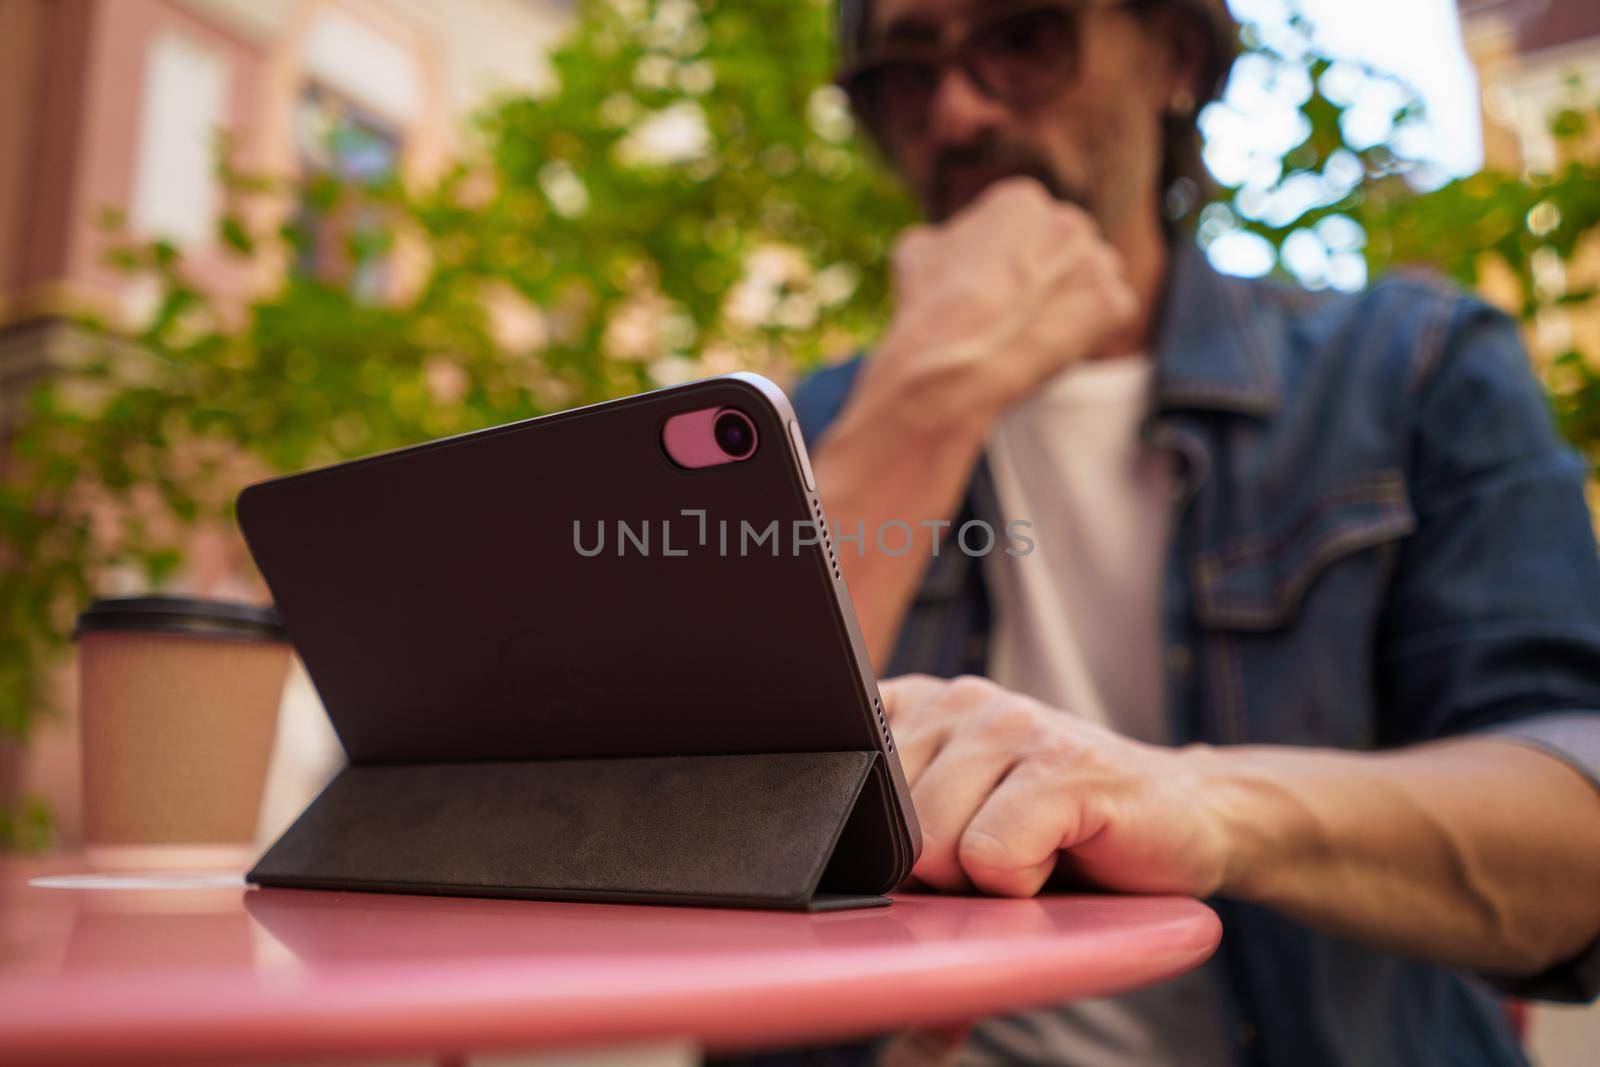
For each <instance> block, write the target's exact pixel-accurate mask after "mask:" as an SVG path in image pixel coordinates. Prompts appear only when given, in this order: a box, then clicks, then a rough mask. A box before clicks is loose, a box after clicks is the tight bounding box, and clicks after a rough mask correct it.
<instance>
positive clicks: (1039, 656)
mask: <svg viewBox="0 0 1600 1067" xmlns="http://www.w3.org/2000/svg"><path fill="white" fill-rule="evenodd" d="M1153 374H1154V365H1153V364H1152V363H1151V361H1150V360H1149V359H1147V358H1145V357H1142V356H1129V357H1126V358H1119V359H1111V360H1102V361H1097V362H1092V363H1086V364H1081V365H1079V366H1075V367H1072V368H1069V369H1067V370H1066V371H1063V372H1062V373H1061V374H1059V375H1057V376H1056V377H1055V378H1054V379H1052V380H1051V381H1050V382H1049V383H1047V384H1046V385H1045V387H1044V388H1042V389H1040V390H1039V391H1038V392H1037V393H1036V394H1035V395H1033V396H1031V397H1029V398H1028V399H1027V400H1025V401H1023V402H1022V403H1020V404H1018V405H1017V406H1016V407H1015V408H1013V409H1012V410H1011V411H1009V412H1008V413H1007V414H1006V416H1005V417H1004V418H1003V419H1002V420H1001V422H1000V423H999V425H998V426H996V428H995V430H994V432H993V433H992V434H991V436H990V438H989V442H988V459H989V466H990V469H991V470H992V472H993V474H994V483H995V490H996V493H997V496H998V498H999V505H1000V511H1001V515H1000V519H1001V522H1002V524H1004V523H1009V522H1011V521H1014V520H1017V519H1026V520H1028V521H1029V522H1031V523H1032V524H1033V527H1032V529H1029V530H1026V531H1025V532H1026V533H1027V535H1028V536H1029V537H1031V538H1032V539H1033V541H1034V550H1033V551H1032V552H1031V553H1029V554H1028V555H1023V556H1010V555H1006V554H1005V553H1003V552H996V553H991V554H990V555H988V556H986V557H984V566H985V568H986V572H985V573H986V577H987V578H988V583H989V588H990V590H991V591H992V596H993V603H994V609H995V616H994V618H995V622H994V631H993V642H992V645H991V648H990V670H989V673H990V676H991V677H992V678H993V679H994V680H995V681H996V682H997V683H999V684H1000V685H1003V686H1005V687H1006V688H1008V689H1012V690H1015V691H1017V692H1020V693H1025V694H1027V695H1028V696H1031V697H1034V698H1035V699H1037V700H1040V701H1043V702H1044V703H1045V704H1048V705H1049V706H1051V707H1054V708H1060V709H1062V711H1063V713H1064V714H1070V715H1081V716H1083V717H1084V718H1087V719H1092V720H1094V721H1095V722H1098V723H1102V724H1104V725H1106V726H1109V727H1110V728H1111V729H1113V730H1116V731H1117V732H1119V733H1122V734H1124V735H1126V736H1128V737H1134V738H1137V739H1139V740H1141V741H1147V742H1151V743H1154V744H1161V743H1166V742H1168V741H1169V740H1170V731H1169V729H1168V726H1167V719H1166V701H1165V699H1164V695H1163V687H1164V681H1163V672H1162V669H1161V663H1162V655H1161V615H1160V612H1161V581H1162V570H1163V565H1164V562H1165V559H1166V553H1167V548H1168V543H1169V539H1170V537H1171V533H1172V530H1171V526H1172V515H1173V499H1172V489H1173V477H1172V468H1171V458H1170V456H1168V455H1167V454H1166V453H1164V452H1161V451H1158V450H1156V449H1153V448H1150V447H1149V446H1147V445H1146V444H1145V442H1144V440H1143V439H1142V437H1141V434H1140V428H1141V425H1142V423H1143V421H1144V418H1145V415H1146V414H1147V412H1148V411H1149V409H1150V391H1151V387H1152V378H1153ZM1215 1008H1216V1005H1215V1003H1214V996H1213V991H1212V988H1211V986H1210V985H1209V980H1208V978H1207V977H1206V976H1205V974H1204V973H1203V972H1202V971H1195V972H1191V973H1190V974H1188V975H1185V976H1183V977H1180V978H1176V979H1173V980H1171V981H1168V982H1164V983H1162V984H1160V985H1157V986H1152V987H1150V988H1148V989H1143V990H1139V991H1137V992H1135V993H1131V994H1127V995H1125V996H1120V997H1112V998H1106V999H1100V1000H1087V1001H1078V1002H1075V1003H1072V1004H1068V1005H1063V1006H1060V1007H1056V1008H1049V1009H1043V1010H1039V1011H1034V1012H1029V1013H1026V1014H1023V1015H1016V1016H1008V1017H1005V1018H1000V1019H993V1020H988V1021H986V1022H984V1023H982V1024H980V1025H979V1026H978V1028H977V1029H976V1030H975V1031H974V1033H973V1035H972V1037H971V1038H970V1039H969V1040H968V1042H967V1044H966V1046H965V1047H964V1048H963V1050H962V1053H961V1057H960V1062H961V1063H963V1064H990V1063H994V1064H999V1063H1039V1064H1043V1063H1049V1064H1094V1065H1096V1067H1102V1065H1103V1067H1133V1065H1139V1067H1163V1065H1174V1067H1176V1065H1179V1064H1182V1065H1185V1067H1191V1065H1192V1067H1211V1065H1218V1067H1220V1065H1223V1064H1228V1063H1231V1062H1232V1056H1231V1054H1230V1052H1229V1049H1228V1045H1227V1042H1226V1040H1225V1038H1224V1036H1223V1032H1222V1026H1221V1020H1220V1018H1219V1016H1218V1014H1217V1012H1216V1010H1215Z"/></svg>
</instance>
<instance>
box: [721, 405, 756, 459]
mask: <svg viewBox="0 0 1600 1067" xmlns="http://www.w3.org/2000/svg"><path fill="white" fill-rule="evenodd" d="M713 433H714V434H715V435H716V439H717V447H718V448H720V449H722V450H723V451H724V452H726V453H727V454H728V455H730V456H732V457H733V458H734V459H745V458H747V457H749V455H750V454H751V453H752V452H754V451H755V450H756V427H755V424H754V423H753V422H751V421H750V417H749V416H748V415H746V414H745V413H744V412H742V411H738V410H736V409H734V408H728V409H727V410H725V411H722V412H719V413H718V414H717V421H716V423H715V425H714V427H713Z"/></svg>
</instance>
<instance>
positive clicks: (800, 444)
mask: <svg viewBox="0 0 1600 1067" xmlns="http://www.w3.org/2000/svg"><path fill="white" fill-rule="evenodd" d="M789 440H791V441H793V442H794V454H795V457H796V458H797V459H799V460H800V474H801V475H802V476H803V477H804V478H805V480H806V488H807V489H808V490H810V491H811V492H813V493H815V492H816V491H817V479H816V476H815V475H813V474H812V473H811V460H810V459H809V458H808V457H807V456H806V442H805V438H803V437H801V436H800V424H799V423H798V422H795V421H794V420H793V419H790V420H789Z"/></svg>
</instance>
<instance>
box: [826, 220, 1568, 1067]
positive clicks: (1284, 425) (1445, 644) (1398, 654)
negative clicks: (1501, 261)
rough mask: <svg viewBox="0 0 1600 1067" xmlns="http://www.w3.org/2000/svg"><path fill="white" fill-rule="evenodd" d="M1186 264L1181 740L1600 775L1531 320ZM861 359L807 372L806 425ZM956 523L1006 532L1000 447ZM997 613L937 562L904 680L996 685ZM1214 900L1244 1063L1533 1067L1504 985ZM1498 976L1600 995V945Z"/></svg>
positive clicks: (1175, 579) (974, 573) (1176, 553)
mask: <svg viewBox="0 0 1600 1067" xmlns="http://www.w3.org/2000/svg"><path fill="white" fill-rule="evenodd" d="M1173 259H1174V262H1173V268H1172V270H1171V273H1170V276H1169V278H1168V285H1167V296H1166V300H1165V306H1164V309H1163V313H1162V316H1161V319H1160V328H1159V331H1158V334H1157V338H1158V343H1157V345H1156V348H1155V361H1156V373H1155V387H1154V395H1153V397H1152V402H1151V409H1150V414H1149V417H1148V419H1147V421H1146V424H1145V432H1146V439H1147V441H1148V442H1149V443H1150V444H1151V445H1153V446H1155V447H1159V448H1163V449H1168V450H1170V451H1171V452H1172V453H1174V454H1175V456H1176V457H1177V459H1178V461H1179V462H1178V469H1179V471H1180V474H1179V477H1178V478H1177V480H1176V481H1177V486H1178V488H1177V489H1176V491H1175V492H1174V495H1173V500H1172V507H1173V509H1174V512H1175V515H1174V524H1173V529H1174V534H1173V543H1172V546H1171V549H1170V552H1169V556H1168V559H1167V562H1166V571H1165V576H1164V582H1163V596H1164V603H1163V605H1162V611H1163V628H1164V639H1165V642H1166V645H1165V649H1166V651H1165V656H1164V669H1165V671H1166V675H1167V677H1166V692H1167V698H1168V713H1169V715H1170V718H1171V730H1172V736H1173V737H1174V738H1175V739H1176V740H1177V741H1179V742H1184V741H1205V742H1209V743H1212V744H1239V743H1252V744H1278V745H1315V746H1332V747H1337V748H1343V749H1356V750H1374V749H1384V748H1393V747H1396V746H1400V745H1405V744H1408V743H1412V742H1417V741H1424V740H1427V739H1431V738H1442V737H1448V736H1454V735H1461V734H1467V733H1474V732H1495V733H1499V734H1503V735H1505V736H1507V737H1511V738H1514V739H1517V740H1520V741H1522V742H1524V743H1527V744H1532V745H1537V746H1540V747H1542V748H1544V749H1546V750H1548V751H1550V752H1552V753H1553V754H1555V755H1556V756H1558V757H1560V758H1563V759H1565V760H1567V761H1568V762H1569V763H1571V764H1572V765H1573V766H1574V767H1576V768H1577V769H1578V770H1579V771H1581V772H1582V773H1584V774H1586V775H1588V776H1589V777H1590V778H1591V779H1592V780H1594V781H1595V782H1596V783H1597V785H1600V558H1597V555H1596V551H1595V542H1594V537H1593V533H1592V530H1591V525H1590V515H1589V511H1588V508H1587V506H1586V504H1585V501H1584V496H1583V486H1584V479H1585V469H1584V466H1583V464H1582V463H1581V462H1580V461H1579V460H1578V458H1577V457H1576V456H1575V455H1574V454H1573V453H1572V452H1571V451H1570V450H1569V449H1568V448H1566V447H1565V446H1564V445H1563V444H1562V442H1561V441H1560V439H1559V438H1558V436H1557V435H1556V432H1555V430H1554V429H1553V427H1552V425H1551V420H1550V418H1549V415H1548V412H1547V410H1546V406H1545V401H1544V397H1543V394H1542V393H1541V392H1540V390H1539V388H1538V386H1537V384H1536V383H1535V381H1534V379H1533V376H1532V375H1531V373H1530V371H1529V368H1528V360H1527V357H1526V355H1525V354H1524V351H1523V348H1522V345H1521V343H1520V341H1519V339H1518V337H1517V333H1516V329H1515V327H1514V325H1513V323H1512V322H1511V321H1510V320H1509V319H1507V318H1506V317H1505V316H1504V315H1502V314H1500V313H1498V312H1496V311H1494V310H1492V309H1491V308H1489V307H1488V306H1486V305H1485V304H1483V303H1482V302H1480V301H1478V300H1476V299H1474V298H1472V297H1470V296H1467V295H1465V294H1462V293H1460V292H1457V291H1454V290H1451V289H1449V288H1447V287H1445V286H1442V285H1440V284H1437V283H1434V282H1431V281H1427V280H1424V279H1419V278H1410V277H1393V278H1390V279H1387V280H1385V281H1383V282H1380V283H1378V284H1376V285H1374V286H1372V287H1371V288H1370V289H1368V290H1366V291H1365V292H1362V293H1359V294H1309V293H1305V292H1302V291H1299V290H1295V289H1291V288H1288V287H1285V286H1282V285H1279V284H1276V283H1272V282H1264V281H1250V280H1243V279H1236V278H1228V277H1224V276H1222V275H1220V274H1217V273H1216V272H1214V271H1213V270H1212V269H1211V268H1210V266H1209V265H1208V264H1207V263H1206V262H1205V259H1204V257H1203V256H1202V255H1201V254H1200V253H1199V252H1198V251H1197V250H1195V249H1194V248H1193V247H1192V246H1189V245H1187V244H1185V245H1184V247H1183V248H1181V249H1180V250H1178V251H1177V252H1176V253H1175V254H1174V257H1173ZM859 366H860V362H859V360H857V361H854V362H851V363H847V364H844V365H841V366H837V367H833V368H829V369H827V370H823V371H821V372H819V373H817V374H815V375H813V376H812V377H811V378H810V379H809V380H808V381H806V382H805V383H804V384H803V385H802V386H801V387H800V388H799V390H798V391H797V393H796V395H795V398H794V402H795V409H796V411H797V413H798V415H799V417H800V421H801V425H802V428H803V430H804V432H805V434H806V436H807V438H808V439H809V440H811V441H813V442H814V441H815V440H816V439H817V438H818V437H819V436H821V434H822V433H823V432H824V431H825V429H826V427H827V425H828V423H829V422H830V421H831V420H832V419H833V418H834V416H835V415H837V413H838V412H839V410H840V408H841V407H842V406H843V405H844V402H845V401H846V399H847V397H848V395H849V391H850V388H851V385H852V383H853V381H854V379H855V375H856V372H857V370H858V369H859ZM965 511H966V513H967V514H966V515H963V518H965V517H967V516H968V515H970V517H975V518H983V519H985V520H986V521H989V522H991V524H995V525H996V526H997V528H998V525H1001V524H1003V523H1004V521H1005V519H1004V517H1003V516H999V515H998V514H997V511H998V509H997V505H996V500H995V495H994V491H993V487H992V484H991V483H990V480H989V477H988V474H987V471H986V469H985V467H984V465H983V464H982V463H980V464H979V465H978V469H977V470H976V471H975V472H974V476H973V480H972V485H971V488H970V490H969V492H968V494H967V500H966V504H965ZM958 525H959V523H958ZM989 629H990V604H989V599H988V596H987V593H986V590H985V587H984V575H983V567H982V566H981V563H980V561H978V560H976V559H971V558H969V557H967V556H966V555H964V554H963V553H961V552H942V553H940V554H939V555H938V557H937V558H936V559H934V560H933V561H932V562H931V563H930V569H929V570H928V572H927V573H926V575H925V577H924V580H923V582H922V585H921V587H920V589H919V590H918V592H917V594H916V597H915V601H914V603H913V605H912V607H911V609H910V611H909V614H908V616H907V618H906V620H905V622H904V625H903V626H902V629H901V631H900V634H899V637H898V642H897V646H896V650H895V653H894V656H893V659H892V662H891V665H890V669H889V671H888V672H887V673H888V674H899V673H904V672H909V671H921V672H927V673H932V674H939V675H946V676H948V675H954V674H958V673H977V674H982V673H984V669H985V663H986V656H987V650H988V636H989ZM1595 891H1596V892H1600V887H1596V888H1595ZM1211 903H1212V904H1213V905H1214V906H1215V907H1216V909H1217V910H1218V912H1219V913H1220V914H1221V916H1222V919H1223V924H1224V936H1223V942H1222V947H1221V949H1220V950H1219V954H1220V963H1221V965H1220V966H1217V967H1214V968H1213V969H1214V970H1215V972H1216V973H1217V974H1218V975H1219V976H1220V984H1221V985H1222V986H1223V987H1224V988H1223V989H1222V990H1221V994H1222V996H1221V997H1220V999H1221V1000H1222V1002H1223V1003H1225V1004H1226V1005H1227V1009H1228V1012H1229V1014H1230V1016H1231V1019H1230V1020H1228V1021H1229V1023H1230V1025H1229V1030H1230V1032H1231V1033H1232V1035H1233V1037H1234V1039H1235V1041H1236V1050H1237V1054H1238V1061H1239V1062H1240V1063H1263V1064H1287V1065H1293V1067H1317V1065H1321V1064H1330V1065H1331V1064H1362V1065H1385V1064H1395V1065H1409V1067H1416V1065H1422V1064H1441V1065H1442V1064H1451V1065H1456V1067H1461V1065H1476V1064H1510V1063H1522V1062H1524V1060H1523V1057H1522V1053H1521V1052H1520V1051H1519V1049H1518V1047H1517V1043H1516V1041H1515V1039H1514V1037H1513V1035H1512V1034H1511V1032H1510V1030H1509V1027H1508V1025H1507V1022H1506V1016H1505V1013H1504V1011H1503V1010H1502V1005H1501V1003H1500V1001H1499V999H1498V997H1497V996H1496V994H1495V993H1494V992H1493V991H1492V989H1491V987H1490V983H1489V981H1486V980H1485V978H1484V976H1470V975H1465V974H1462V973H1460V972H1457V971H1452V970H1449V969H1446V968H1443V967H1438V966H1433V965H1430V964H1425V963H1419V962H1414V961H1411V960H1407V959H1403V958H1401V957H1399V956H1394V955H1390V954H1386V953H1384V952H1380V951H1377V950H1375V949H1372V948H1369V947H1366V946H1364V945H1360V944H1357V943H1355V942H1353V941H1349V940H1344V939H1341V938H1338V937H1334V936H1331V935H1328V934H1324V933H1320V932H1317V931H1314V930H1312V929H1310V928H1309V927H1307V926H1304V925H1302V924H1300V923H1298V922H1295V921H1293V920H1291V919H1288V918H1285V917H1284V916H1282V915H1279V914H1277V913H1274V912H1272V911H1269V910H1266V909H1263V908H1260V907H1253V906H1249V905H1244V904H1240V903H1237V902H1234V901H1228V900H1216V901H1213V902H1211ZM1498 985H1499V986H1500V988H1503V989H1504V988H1510V989H1512V990H1514V991H1516V992H1519V993H1521V994H1523V995H1532V996H1547V997H1552V998H1555V999H1580V1000H1581V999H1588V998H1591V997H1593V996H1594V995H1595V993H1596V990H1597V988H1600V944H1597V946H1596V951H1591V952H1589V953H1587V954H1586V955H1585V956H1583V957H1582V958H1580V959H1578V960H1574V961H1572V962H1570V963H1569V964H1568V965H1566V966H1564V967H1560V968H1557V969H1555V970H1553V971H1551V972H1550V973H1548V974H1546V975H1541V976H1539V977H1538V978H1536V979H1531V980H1530V979H1523V980H1521V981H1519V982H1511V983H1507V982H1501V983H1498Z"/></svg>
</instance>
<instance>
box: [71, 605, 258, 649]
mask: <svg viewBox="0 0 1600 1067" xmlns="http://www.w3.org/2000/svg"><path fill="white" fill-rule="evenodd" d="M107 632H118V633H158V634H180V635H184V636H188V637H213V638H224V639H232V640H235V641H287V640H288V637H287V635H286V634H285V633H284V631H283V622H282V620H281V619H279V618H278V613H277V611H275V610H273V609H272V608H268V607H258V606H256V605H254V604H240V603H237V602H234V601H227V600H200V599H198V598H195V597H182V596H125V597H110V598H108V599H105V600H96V601H94V602H93V603H91V604H90V605H89V606H88V607H87V608H85V609H84V610H83V613H82V614H81V615H79V616H78V626H77V628H76V629H75V630H73V632H72V636H73V637H78V636H80V635H82V634H86V633H107Z"/></svg>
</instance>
